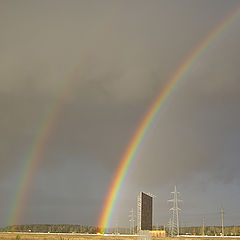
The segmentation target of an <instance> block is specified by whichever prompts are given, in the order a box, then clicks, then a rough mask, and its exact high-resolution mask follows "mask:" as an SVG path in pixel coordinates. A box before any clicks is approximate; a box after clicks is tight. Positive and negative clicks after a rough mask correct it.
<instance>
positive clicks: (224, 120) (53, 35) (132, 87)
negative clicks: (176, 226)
mask: <svg viewBox="0 0 240 240" xmlns="http://www.w3.org/2000/svg"><path fill="white" fill-rule="evenodd" d="M238 5H239V1H237V0H236V1H234V0H228V1H224V0H212V1H208V0H202V1H197V0H181V1H179V0H175V1H174V0H170V1H161V0H156V1H153V0H152V1H139V0H138V1H137V0H136V1H134V0H132V1H97V0H96V1H89V0H86V1H60V0H59V1H55V0H52V1H30V0H29V1H26V0H22V1H8V0H1V1H0V31H1V39H0V52H1V54H0V109H1V118H0V132H1V134H0V143H1V144H0V161H1V168H0V191H1V197H0V215H1V218H0V225H4V224H5V222H6V219H7V216H8V214H9V209H10V202H11V201H12V200H13V199H12V198H13V197H14V196H15V191H16V188H17V186H18V185H17V184H18V182H19V177H20V175H21V173H22V171H21V168H22V166H23V163H24V161H25V159H26V156H27V155H28V153H29V152H30V150H31V148H32V145H33V141H34V139H35V137H36V135H37V134H38V131H39V128H40V126H41V123H42V121H43V118H44V117H45V116H46V111H47V109H48V108H49V106H51V105H53V104H54V103H55V102H56V99H57V98H58V97H59V94H60V92H61V91H62V89H64V88H65V87H66V85H68V86H69V89H70V93H69V94H68V95H67V96H66V98H65V99H64V101H63V105H62V107H61V111H60V113H59V115H58V119H57V121H56V122H55V125H54V128H53V129H52V132H51V135H50V137H49V139H48V142H47V147H46V148H45V150H44V154H43V156H42V159H41V162H40V164H39V166H38V169H37V171H36V173H35V175H34V178H33V179H32V183H31V188H30V189H29V191H28V195H27V201H26V203H25V208H24V213H23V215H22V219H21V221H20V222H19V223H69V224H92V225H94V224H97V221H98V217H99V215H100V210H101V207H102V204H103V201H104V198H105V195H106V193H107V191H108V187H109V185H110V182H111V179H112V178H113V175H114V172H115V170H116V168H117V166H118V163H119V160H120V158H121V156H122V154H123V152H124V149H125V147H126V145H127V143H128V142H129V140H130V138H131V136H132V134H133V133H134V130H135V129H136V127H137V125H138V123H139V122H140V119H141V117H142V116H143V115H144V113H145V112H146V110H147V109H148V107H149V106H150V104H151V103H152V101H153V100H154V97H155V96H156V94H157V93H159V92H160V91H161V89H162V88H163V86H164V84H166V83H167V80H168V79H169V77H170V76H171V74H172V73H174V71H175V70H176V68H177V67H178V66H179V64H180V63H181V62H182V61H183V60H184V59H185V58H186V56H187V55H188V54H189V53H190V52H191V50H192V49H194V48H195V47H196V46H197V45H198V44H199V43H200V42H201V40H202V39H204V38H205V37H206V36H207V34H208V33H209V32H210V31H211V30H212V29H214V27H215V26H217V25H218V24H219V23H220V22H221V21H222V20H223V19H224V18H225V16H227V15H228V14H229V13H231V12H232V11H233V10H234V9H235V8H236V7H238ZM239 27H240V16H238V18H237V19H236V20H235V21H234V22H233V23H232V24H231V25H230V26H229V27H228V28H227V29H226V30H225V31H224V32H223V33H222V34H221V35H220V36H219V37H218V38H217V39H216V41H214V43H212V44H211V45H210V47H209V48H208V49H207V51H205V52H204V53H203V55H201V57H200V58H199V59H197V61H196V62H195V63H194V64H193V66H192V67H191V69H190V70H189V72H188V73H187V74H186V75H185V77H184V78H183V79H182V80H181V81H180V82H179V85H178V87H177V88H176V89H175V90H174V92H173V93H172V95H171V96H170V97H169V98H168V100H167V102H166V103H165V105H164V107H163V108H162V109H161V111H160V113H159V114H158V116H157V117H156V119H155V122H154V124H153V126H152V127H151V129H150V130H149V132H148V134H147V136H146V138H145V139H144V142H143V144H142V146H141V148H140V150H139V151H138V154H137V157H136V158H135V160H134V163H133V167H132V168H131V169H130V171H129V173H128V175H127V178H126V180H125V184H124V187H123V189H122V191H121V194H120V197H119V200H118V204H117V207H116V210H115V214H114V216H113V220H112V224H111V225H112V226H114V225H115V223H116V222H118V224H119V225H121V226H128V215H129V210H130V209H131V208H132V207H133V208H134V209H136V197H137V194H138V192H139V191H142V190H143V191H145V192H151V193H153V194H155V195H156V196H157V198H156V199H155V212H154V222H155V224H167V222H168V208H169V205H168V204H167V200H168V199H169V198H170V192H171V191H172V190H173V186H174V184H177V186H178V189H179V191H180V192H181V198H182V199H183V200H184V202H183V204H182V209H183V212H182V214H181V223H182V225H184V224H187V225H193V224H195V225H196V224H200V223H201V221H202V217H203V216H205V217H206V224H219V223H220V220H219V213H218V212H219V209H220V208H221V207H224V209H225V213H226V215H225V222H226V224H240V209H239V207H238V203H239V200H240V189H239V187H238V186H239V183H240V175H239V174H238V171H239V167H240V161H239V155H240V145H239V143H240V128H239V123H240V108H239V104H240V69H239V62H240V50H239V42H240V31H239Z"/></svg>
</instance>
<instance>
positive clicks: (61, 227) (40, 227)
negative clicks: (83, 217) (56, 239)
mask: <svg viewBox="0 0 240 240" xmlns="http://www.w3.org/2000/svg"><path fill="white" fill-rule="evenodd" d="M1 231H2V232H42V233H89V234H93V233H98V232H99V228H98V227H95V226H83V225H71V224H23V225H12V226H7V227H4V228H2V229H1Z"/></svg>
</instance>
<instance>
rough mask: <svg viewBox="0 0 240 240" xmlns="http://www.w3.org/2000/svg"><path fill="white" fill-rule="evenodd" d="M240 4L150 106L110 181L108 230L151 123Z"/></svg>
mask: <svg viewBox="0 0 240 240" xmlns="http://www.w3.org/2000/svg"><path fill="white" fill-rule="evenodd" d="M239 12H240V7H238V8H236V10H234V12H232V13H231V14H230V15H228V16H227V17H226V18H225V19H224V20H223V21H222V22H221V23H220V24H219V25H218V26H217V27H216V28H214V29H213V31H211V32H210V34H208V35H207V37H206V38H205V39H204V40H203V41H202V42H201V43H200V44H199V45H198V46H197V47H196V48H195V49H194V50H193V51H192V52H191V54H190V55H189V56H188V57H187V58H186V59H185V60H184V62H183V63H182V64H181V65H180V66H179V67H178V69H177V70H176V72H175V73H174V74H173V75H172V77H171V78H170V80H169V81H168V82H167V84H166V85H165V87H164V88H163V89H162V91H161V92H160V94H159V95H158V96H157V97H156V99H155V100H154V102H153V104H152V105H151V106H150V108H149V109H148V111H147V112H146V114H145V115H144V117H143V119H142V121H141V122H140V124H139V126H138V127H137V129H136V131H135V133H134V134H133V137H132V139H131V140H130V142H129V143H128V145H127V148H126V150H125V152H124V154H123V156H122V158H121V160H120V164H119V166H118V169H117V171H116V173H115V176H114V178H113V181H112V184H111V185H110V188H109V191H108V193H107V197H106V200H105V202H104V205H103V208H102V212H101V216H100V219H99V224H98V226H99V227H100V229H101V231H102V232H103V233H104V232H105V231H106V230H107V228H108V227H109V223H110V220H111V217H112V214H113V209H114V207H115V205H116V200H117V198H118V195H119V192H120V189H121V187H122V184H123V181H124V179H125V177H126V174H127V172H128V169H129V168H130V166H131V164H132V163H133V160H134V157H135V155H136V153H137V150H138V149H139V147H140V145H141V143H142V141H143V139H144V136H145V135H146V133H147V131H148V130H149V128H150V126H151V124H152V123H153V121H154V119H155V118H156V116H157V114H158V112H159V111H160V109H161V107H162V106H163V104H164V103H165V101H166V100H167V98H168V96H169V95H170V94H171V93H172V91H173V90H174V88H175V87H176V85H177V84H178V82H179V81H180V80H181V79H182V78H183V76H184V75H185V73H186V72H187V71H188V70H189V69H190V67H191V66H192V64H193V63H194V62H195V61H196V59H198V58H199V57H200V55H201V54H202V53H203V52H204V50H206V49H207V47H208V46H209V45H210V44H211V43H212V42H213V41H214V40H215V39H216V38H217V36H218V35H219V34H220V33H222V32H223V30H224V29H225V28H226V27H227V26H229V25H230V24H231V23H232V22H233V21H234V19H235V18H236V17H237V16H238V14H239Z"/></svg>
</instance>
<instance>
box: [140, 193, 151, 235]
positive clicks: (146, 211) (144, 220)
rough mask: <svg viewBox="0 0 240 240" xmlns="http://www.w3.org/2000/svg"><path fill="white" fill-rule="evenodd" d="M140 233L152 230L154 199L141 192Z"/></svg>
mask: <svg viewBox="0 0 240 240" xmlns="http://www.w3.org/2000/svg"><path fill="white" fill-rule="evenodd" d="M137 207H138V231H142V230H149V231H151V230H152V210H153V198H152V197H151V196H150V195H148V194H146V193H144V192H140V194H139V196H138V206H137Z"/></svg>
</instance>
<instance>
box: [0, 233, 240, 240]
mask: <svg viewBox="0 0 240 240" xmlns="http://www.w3.org/2000/svg"><path fill="white" fill-rule="evenodd" d="M0 240H137V236H102V235H74V234H37V233H36V234H28V233H26V234H24V233H19V234H18V233H0ZM153 240H240V236H239V238H236V237H233V238H231V237H210V236H209V237H204V238H202V237H177V238H168V237H165V238H164V237H159V238H157V237H153Z"/></svg>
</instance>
